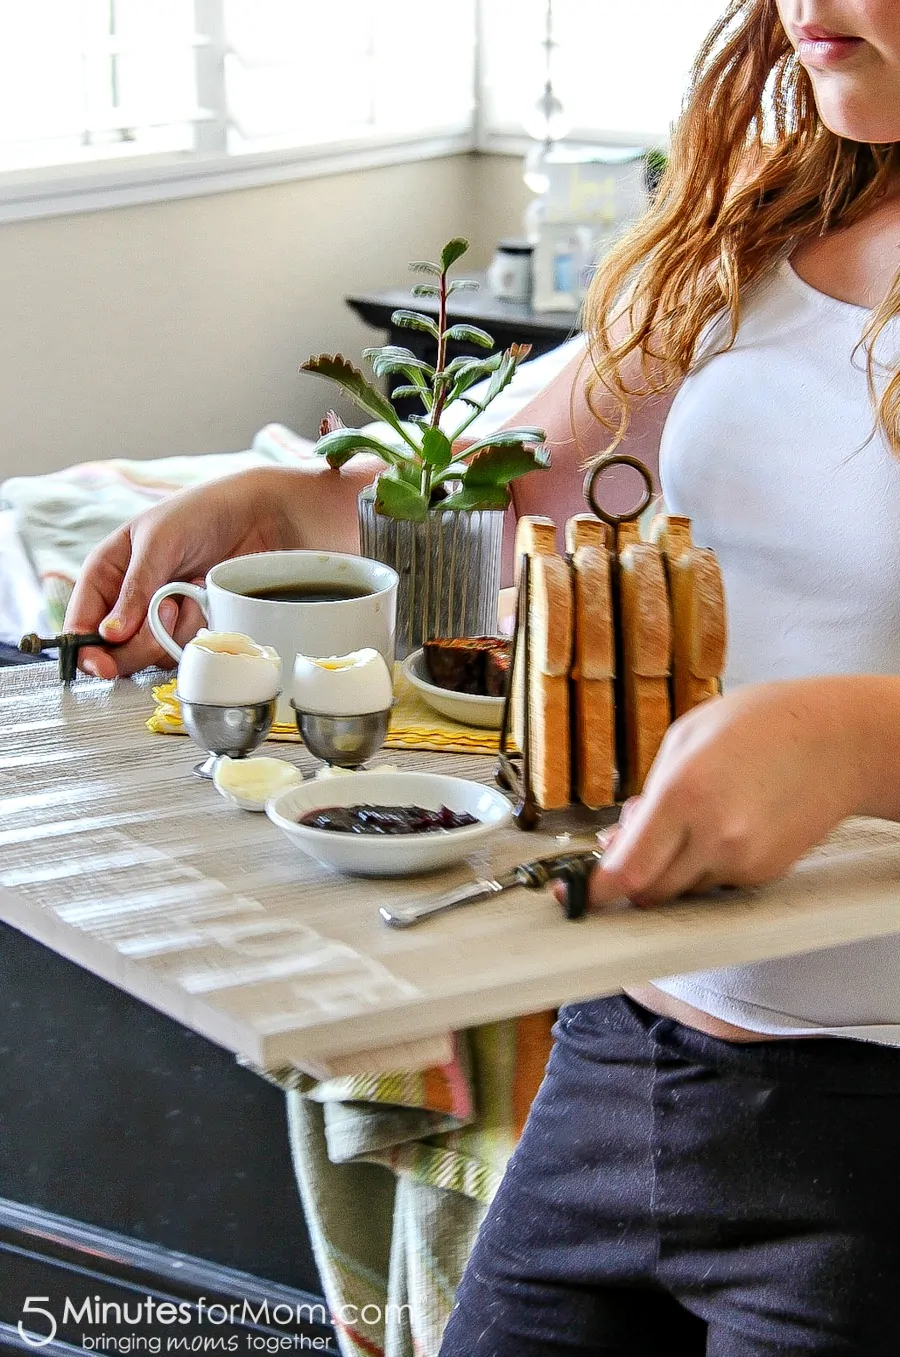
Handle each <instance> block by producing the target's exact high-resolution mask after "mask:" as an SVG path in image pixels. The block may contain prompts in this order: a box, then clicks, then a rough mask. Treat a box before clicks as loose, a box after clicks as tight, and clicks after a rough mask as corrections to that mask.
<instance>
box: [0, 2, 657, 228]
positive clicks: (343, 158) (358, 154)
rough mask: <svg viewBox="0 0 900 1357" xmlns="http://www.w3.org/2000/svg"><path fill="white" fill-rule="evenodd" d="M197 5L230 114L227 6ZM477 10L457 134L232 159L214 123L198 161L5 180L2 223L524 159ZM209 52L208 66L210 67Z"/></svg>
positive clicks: (22, 174)
mask: <svg viewBox="0 0 900 1357" xmlns="http://www.w3.org/2000/svg"><path fill="white" fill-rule="evenodd" d="M195 3H196V5H197V9H198V20H199V19H200V18H201V17H203V19H204V20H205V22H204V24H203V31H204V32H206V33H208V34H209V35H210V37H211V39H212V41H211V42H210V43H209V44H208V45H207V46H204V47H203V48H200V49H199V63H198V73H199V80H200V85H199V89H198V102H199V103H200V105H201V106H205V107H208V108H213V109H215V108H222V107H223V106H224V101H223V98H222V91H221V89H220V88H219V89H217V88H216V85H217V82H218V84H219V85H220V84H221V65H220V63H219V62H218V61H217V60H216V51H215V46H216V43H217V41H218V42H221V40H222V38H223V24H222V13H223V11H222V4H221V0H195ZM474 5H475V27H476V32H475V61H474V113H473V116H472V118H471V119H470V120H466V121H465V122H464V123H463V122H461V123H460V124H459V125H458V126H454V127H450V128H447V127H446V126H445V127H442V128H440V129H428V128H423V129H421V130H419V131H417V132H415V133H409V134H406V135H396V136H388V135H385V134H381V135H378V134H375V135H373V136H371V137H365V138H356V139H354V140H350V141H343V142H334V143H329V144H327V145H322V144H317V145H310V146H301V147H295V148H291V149H289V150H284V151H257V152H248V153H246V154H242V155H240V156H233V155H226V154H225V153H224V150H223V148H224V143H225V130H226V129H225V126H224V122H223V121H222V120H221V119H216V118H214V117H213V118H210V119H208V120H206V121H204V122H203V123H201V124H199V127H200V129H201V131H200V141H199V147H200V150H201V156H200V157H196V158H195V156H194V155H193V154H192V155H191V156H190V158H188V157H185V158H184V159H182V160H179V159H178V158H177V156H176V155H172V156H169V155H165V156H158V157H153V156H142V157H140V159H136V160H134V161H129V162H128V163H123V162H122V161H112V162H110V161H102V160H96V161H88V162H86V163H84V164H78V165H66V166H64V167H59V166H53V167H48V168H46V169H43V168H37V169H28V170H21V171H12V172H7V173H0V223H3V222H14V221H27V220H30V219H33V218H40V217H52V216H59V215H65V214H69V213H80V212H95V211H101V210H104V209H108V208H114V207H127V206H133V205H136V204H141V203H153V202H160V201H165V200H169V199H178V198H192V197H200V196H203V195H206V194H213V193H225V192H228V191H230V190H233V189H244V188H256V187H260V186H263V185H267V184H277V183H287V182H290V181H293V180H300V179H312V178H318V177H321V176H325V175H333V174H342V173H349V172H352V171H355V170H365V169H374V168H377V167H380V166H386V165H398V164H403V163H406V162H410V161H418V160H433V159H435V158H438V157H441V156H452V155H460V154H463V153H466V152H479V153H481V154H486V155H524V154H525V152H526V150H527V149H528V147H529V146H530V145H532V144H533V143H532V142H531V141H530V140H529V138H528V137H527V135H526V134H525V133H524V132H522V133H521V134H509V135H507V134H504V133H502V132H497V131H490V130H488V129H487V128H486V127H485V124H484V116H483V114H484V98H483V67H482V60H481V54H482V52H483V43H484V28H483V8H482V3H481V0H474ZM198 28H200V24H199V22H198ZM207 53H209V57H210V60H209V61H208V62H204V57H205V56H206V55H207ZM567 140H568V141H579V140H583V141H588V142H595V143H596V142H602V143H604V144H606V145H616V146H619V145H621V146H648V145H654V146H665V144H666V140H667V138H666V136H665V135H664V134H657V135H649V136H648V134H647V133H640V132H635V133H633V134H632V133H623V132H622V131H621V130H619V131H616V132H608V133H607V132H603V131H602V130H601V131H598V129H596V128H591V129H577V128H576V129H574V130H573V131H572V133H570V135H569V136H568V137H567ZM204 151H205V154H203V152H204Z"/></svg>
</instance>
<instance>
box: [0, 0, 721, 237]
mask: <svg viewBox="0 0 900 1357" xmlns="http://www.w3.org/2000/svg"><path fill="white" fill-rule="evenodd" d="M724 4H725V0H555V7H554V36H555V39H556V48H555V51H554V54H553V62H554V66H553V78H554V85H555V87H556V90H557V92H558V94H559V95H560V97H561V98H562V100H563V102H564V104H565V107H566V111H567V113H568V114H569V115H570V120H571V122H572V128H573V136H575V137H582V138H588V139H589V138H592V137H593V138H595V139H598V140H613V141H615V140H619V141H625V142H628V141H631V142H632V143H633V142H639V143H640V142H646V141H658V140H660V139H662V138H663V137H664V136H665V134H666V130H667V128H668V126H669V125H670V123H671V121H672V119H673V118H674V117H675V116H676V115H677V112H678V109H679V105H680V103H681V99H682V96H683V92H684V89H685V85H686V79H687V71H688V69H689V66H690V62H691V59H692V57H693V55H694V53H695V51H696V50H697V48H698V46H699V44H700V42H701V40H702V38H703V36H704V34H705V33H706V31H707V29H708V28H709V27H710V25H711V24H712V22H713V21H714V20H715V19H716V18H717V17H718V15H719V14H720V13H721V12H722V10H723V8H724ZM544 15H545V0H453V3H452V4H448V3H446V0H0V220H10V219H12V218H15V217H17V216H23V217H24V216H34V215H41V214H42V213H53V212H58V211H78V210H86V209H89V208H91V207H103V206H110V205H114V204H115V203H127V202H146V201H152V200H153V199H154V198H160V197H173V196H189V195H191V194H194V193H199V192H215V191H219V190H221V189H224V188H230V187H242V186H249V185H251V184H253V183H268V182H272V181H273V180H275V179H279V178H281V179H288V178H296V177H300V176H301V175H303V174H304V173H321V172H323V171H331V172H333V171H335V170H339V169H344V168H354V167H358V166H361V165H365V164H378V163H386V162H387V161H388V160H400V159H413V158H417V157H420V156H425V155H435V154H441V153H444V154H448V153H452V152H456V151H461V150H470V149H472V148H473V147H476V146H477V147H479V148H480V149H487V150H490V149H518V148H519V147H521V146H523V145H524V142H525V136H524V130H523V119H524V118H525V117H526V116H527V113H528V111H529V110H530V109H533V107H534V104H535V103H536V101H537V100H538V98H539V97H540V95H541V93H542V90H543V85H544V53H543V49H542V45H541V43H542V38H543V35H544ZM476 74H477V80H476ZM504 138H505V139H506V142H507V143H508V142H509V139H510V138H512V139H513V141H514V143H515V146H510V145H508V144H504V141H503V139H504Z"/></svg>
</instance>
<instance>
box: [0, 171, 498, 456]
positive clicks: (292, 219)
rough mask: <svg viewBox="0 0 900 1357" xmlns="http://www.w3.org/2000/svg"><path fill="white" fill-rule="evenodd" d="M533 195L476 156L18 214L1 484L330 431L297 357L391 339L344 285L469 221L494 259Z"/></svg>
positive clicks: (330, 393)
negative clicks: (357, 311)
mask: <svg viewBox="0 0 900 1357" xmlns="http://www.w3.org/2000/svg"><path fill="white" fill-rule="evenodd" d="M523 203H524V190H523V189H522V186H521V179H520V175H519V165H518V162H517V161H516V160H511V161H506V160H504V159H502V158H499V157H494V156H468V155H462V156H453V157H448V158H445V159H439V160H434V161H426V162H419V163H415V164H408V165H399V166H394V167H390V168H386V169H378V170H367V171H364V172H361V173H354V174H345V175H337V176H333V177H330V178H324V179H312V180H304V181H300V182H297V183H292V184H280V185H275V186H272V187H267V188H260V189H249V190H243V191H241V192H233V193H226V194H220V195H216V196H210V197H205V198H193V199H186V200H181V201H177V202H168V203H158V204H152V205H148V206H143V207H130V208H118V209H115V210H113V211H109V212H97V213H88V214H84V215H80V216H69V217H57V218H51V219H44V220H39V221H33V222H21V223H12V224H7V225H3V226H0V297H2V325H0V479H2V478H3V477H5V476H10V475H19V474H30V473H36V472H40V471H50V470H54V469H56V468H59V467H63V466H67V465H69V464H70V463H72V462H76V461H86V460H93V459H96V458H103V457H114V456H121V457H156V456H163V455H166V454H172V453H182V452H190V453H199V452H214V451H225V450H232V449H238V448H244V447H247V446H248V445H249V443H250V440H251V439H252V436H253V434H254V433H255V432H256V430H257V429H258V428H260V427H261V426H262V425H263V424H265V423H267V422H268V421H269V420H280V421H282V422H283V423H285V424H288V425H290V426H291V427H292V428H294V429H297V430H298V431H300V432H303V433H306V434H314V432H315V429H316V426H317V424H318V421H319V418H320V417H321V414H322V412H323V410H324V409H325V408H327V406H328V405H329V404H333V403H334V390H333V388H329V387H327V386H326V385H325V384H324V383H322V382H320V381H318V380H317V379H315V378H312V377H308V376H303V377H301V376H299V375H298V373H297V367H298V365H299V363H300V362H302V361H303V359H304V358H305V357H307V355H308V354H310V353H313V352H322V351H336V350H343V351H344V352H346V353H347V354H348V355H349V356H353V357H356V356H358V353H359V350H360V348H361V347H362V346H363V345H364V344H371V343H377V342H378V338H377V336H376V333H375V332H374V331H372V330H370V329H368V328H367V327H366V326H364V325H363V324H362V323H361V322H360V321H358V320H357V319H356V317H355V316H354V315H353V314H352V313H351V312H350V310H349V309H348V308H347V307H346V306H345V305H344V303H343V297H344V294H345V293H347V292H352V291H359V290H363V289H377V288H381V287H386V286H389V285H391V284H394V283H396V282H398V281H402V280H403V279H404V278H407V277H409V275H408V273H407V269H406V265H407V262H408V261H409V260H410V259H414V258H417V257H418V258H422V257H423V256H426V257H427V256H430V257H434V256H435V252H436V251H437V250H438V249H439V248H440V246H441V244H442V243H443V242H444V241H445V240H446V239H448V238H449V237H450V236H451V235H456V234H464V235H468V236H469V238H470V239H471V241H472V246H473V248H472V252H471V255H470V256H469V259H468V260H467V262H471V265H472V266H473V267H479V266H484V265H485V264H486V263H487V261H488V259H489V257H490V254H491V252H492V249H493V245H494V242H495V241H496V240H497V239H498V237H499V236H501V235H504V234H508V233H510V232H511V231H512V232H515V231H518V230H519V229H520V220H521V207H522V205H523Z"/></svg>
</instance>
